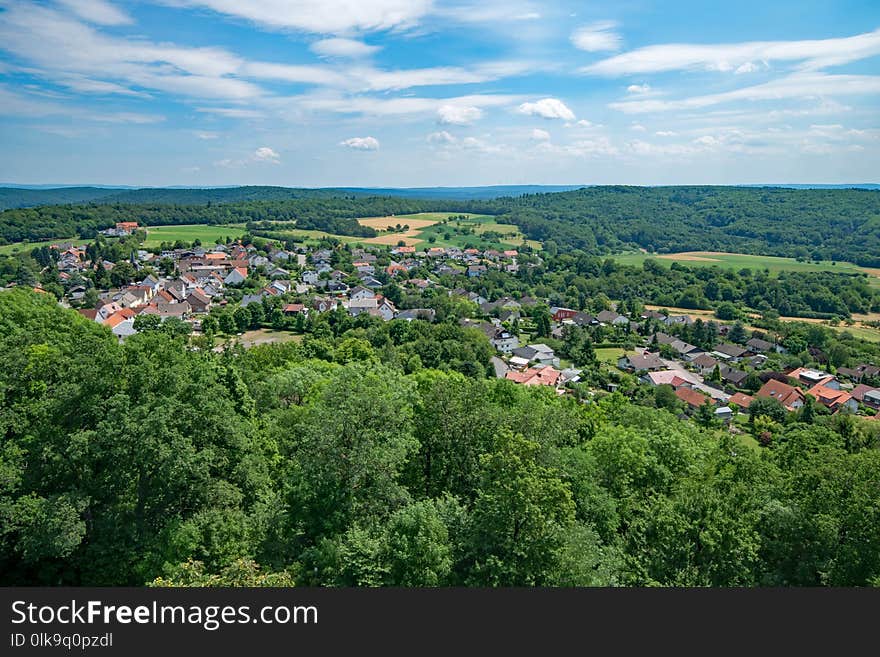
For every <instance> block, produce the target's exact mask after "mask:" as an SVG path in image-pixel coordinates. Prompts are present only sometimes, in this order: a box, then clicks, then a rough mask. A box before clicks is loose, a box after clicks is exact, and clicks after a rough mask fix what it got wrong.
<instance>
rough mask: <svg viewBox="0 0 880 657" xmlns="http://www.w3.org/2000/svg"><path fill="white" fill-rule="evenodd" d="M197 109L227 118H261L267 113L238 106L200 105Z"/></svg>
mask: <svg viewBox="0 0 880 657" xmlns="http://www.w3.org/2000/svg"><path fill="white" fill-rule="evenodd" d="M196 111H197V112H205V113H206V114H216V115H217V116H222V117H224V118H227V119H261V118H263V117H265V114H264V113H263V112H260V111H258V110H252V109H241V108H238V107H198V108H196Z"/></svg>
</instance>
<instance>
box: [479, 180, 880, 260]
mask: <svg viewBox="0 0 880 657" xmlns="http://www.w3.org/2000/svg"><path fill="white" fill-rule="evenodd" d="M494 206H495V209H496V211H497V212H501V213H504V215H505V216H504V218H503V219H502V221H505V222H510V223H514V224H516V225H518V226H519V227H520V228H521V229H522V231H523V232H524V233H525V234H526V235H527V236H528V237H529V238H531V239H536V240H539V241H542V242H543V241H546V240H553V241H554V242H556V243H557V245H558V246H559V247H560V248H565V249H583V250H585V251H587V252H593V253H607V252H615V251H620V250H621V249H623V248H627V247H632V246H633V245H635V246H637V247H640V248H644V249H646V250H648V251H658V252H666V253H669V252H680V251H729V252H737V253H755V254H761V255H778V256H799V255H800V256H804V257H806V256H810V255H814V254H815V255H817V256H819V257H820V258H819V259H825V260H846V261H850V262H855V263H857V264H860V265H863V266H871V267H877V266H880V192H878V191H873V190H864V189H806V190H801V189H780V188H747V187H590V188H586V189H579V190H577V191H571V192H562V193H558V194H533V195H525V196H522V197H519V198H505V199H498V200H497V201H495V202H494Z"/></svg>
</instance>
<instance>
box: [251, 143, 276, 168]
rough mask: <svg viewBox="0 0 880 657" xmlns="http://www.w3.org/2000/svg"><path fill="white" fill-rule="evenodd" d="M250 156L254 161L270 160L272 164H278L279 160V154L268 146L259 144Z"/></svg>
mask: <svg viewBox="0 0 880 657" xmlns="http://www.w3.org/2000/svg"><path fill="white" fill-rule="evenodd" d="M251 157H252V158H253V159H254V161H256V162H271V163H272V164H279V163H280V162H281V156H280V155H278V153H277V152H275V151H274V150H272V149H271V148H269V147H268V146H260V147H259V148H258V149H257V150H255V151H254V153H253V155H252V156H251Z"/></svg>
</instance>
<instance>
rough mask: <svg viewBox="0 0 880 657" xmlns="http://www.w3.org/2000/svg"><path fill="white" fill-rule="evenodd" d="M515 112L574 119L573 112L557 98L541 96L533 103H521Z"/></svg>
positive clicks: (551, 117)
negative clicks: (541, 97)
mask: <svg viewBox="0 0 880 657" xmlns="http://www.w3.org/2000/svg"><path fill="white" fill-rule="evenodd" d="M517 112H519V113H520V114H527V115H529V116H540V117H542V118H545V119H563V120H565V121H574V118H575V117H574V112H572V111H571V110H570V109H568V107H566V105H565V103H563V102H562V101H561V100H559V99H557V98H543V99H541V100H539V101H537V102H534V103H523V104H522V105H520V106H519V107H518V108H517Z"/></svg>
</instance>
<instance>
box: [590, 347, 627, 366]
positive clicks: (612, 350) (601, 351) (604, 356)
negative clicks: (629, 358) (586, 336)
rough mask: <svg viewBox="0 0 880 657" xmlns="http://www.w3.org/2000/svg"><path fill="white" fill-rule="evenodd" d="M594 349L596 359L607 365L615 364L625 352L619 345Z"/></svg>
mask: <svg viewBox="0 0 880 657" xmlns="http://www.w3.org/2000/svg"><path fill="white" fill-rule="evenodd" d="M595 351H596V359H597V360H598V361H599V362H600V363H607V364H609V365H617V361H618V360H620V358H622V357H623V356H624V355H625V354H626V352H625V351H624V350H623V349H621V348H620V347H599V348H598V349H596V350H595Z"/></svg>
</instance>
